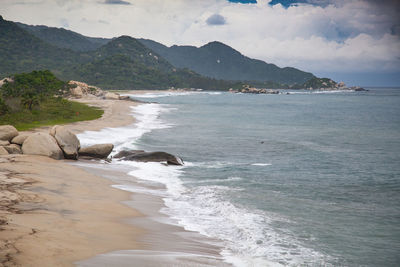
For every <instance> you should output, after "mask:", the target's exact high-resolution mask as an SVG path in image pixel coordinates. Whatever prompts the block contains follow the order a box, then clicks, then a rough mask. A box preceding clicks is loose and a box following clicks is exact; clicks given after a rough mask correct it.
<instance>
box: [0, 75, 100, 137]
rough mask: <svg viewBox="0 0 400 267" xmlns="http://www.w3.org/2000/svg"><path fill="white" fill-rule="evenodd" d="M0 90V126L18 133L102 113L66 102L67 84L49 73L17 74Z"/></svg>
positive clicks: (94, 116)
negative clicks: (14, 128)
mask: <svg viewBox="0 0 400 267" xmlns="http://www.w3.org/2000/svg"><path fill="white" fill-rule="evenodd" d="M12 78H13V80H14V81H13V82H6V83H5V84H4V85H3V86H2V87H1V88H0V125H4V124H11V125H14V126H15V127H16V128H17V129H18V130H28V129H31V128H35V127H39V126H45V125H53V124H63V123H70V122H75V121H83V120H93V119H97V118H100V117H101V116H102V114H103V110H101V109H98V108H94V107H89V106H87V105H85V104H81V103H77V102H73V101H68V100H66V99H64V98H62V95H63V94H64V93H65V92H66V91H67V90H68V85H67V84H66V83H65V82H63V81H61V80H59V79H57V78H56V77H55V76H54V75H53V74H52V73H51V72H50V71H33V72H31V73H22V74H16V75H14V76H13V77H12Z"/></svg>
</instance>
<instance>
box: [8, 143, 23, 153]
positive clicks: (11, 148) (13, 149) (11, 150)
mask: <svg viewBox="0 0 400 267" xmlns="http://www.w3.org/2000/svg"><path fill="white" fill-rule="evenodd" d="M4 148H5V149H6V150H7V152H8V153H9V154H22V150H21V147H20V146H19V145H16V144H11V145H9V146H5V147H4Z"/></svg>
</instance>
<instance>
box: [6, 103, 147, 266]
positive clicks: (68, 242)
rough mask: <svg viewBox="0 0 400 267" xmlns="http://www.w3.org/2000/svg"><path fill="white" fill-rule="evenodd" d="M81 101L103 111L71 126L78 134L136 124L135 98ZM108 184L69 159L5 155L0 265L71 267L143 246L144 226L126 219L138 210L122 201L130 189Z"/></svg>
mask: <svg viewBox="0 0 400 267" xmlns="http://www.w3.org/2000/svg"><path fill="white" fill-rule="evenodd" d="M80 101H81V102H86V103H90V104H91V105H96V106H99V107H101V108H103V109H104V110H105V112H104V115H103V117H102V118H100V119H98V120H94V121H86V122H77V123H73V124H69V125H68V128H69V129H70V130H72V131H73V132H75V133H79V132H82V131H85V130H99V129H102V128H104V127H118V126H124V125H128V124H132V123H133V122H134V119H133V117H132V116H131V115H130V114H131V108H130V107H131V106H133V105H135V103H134V102H130V101H115V100H97V99H81V100H80ZM48 129H49V127H42V128H39V129H36V131H48ZM110 185H111V182H110V181H109V180H106V179H104V178H101V177H100V176H96V175H93V174H90V173H88V172H86V171H84V170H83V169H81V168H79V167H76V166H72V165H71V164H69V161H68V160H63V161H56V160H52V159H49V158H47V157H41V156H28V155H8V156H1V157H0V186H1V187H0V189H1V191H0V266H73V265H74V262H75V261H77V260H81V259H86V258H89V257H92V256H95V255H97V254H100V253H105V252H108V251H113V250H120V249H136V248H139V246H138V244H137V242H136V241H135V238H137V236H138V235H139V233H141V232H143V230H140V229H139V228H138V227H134V226H133V225H131V224H128V223H127V222H124V219H126V218H132V217H134V216H139V215H140V213H138V212H137V211H135V210H134V209H132V208H130V207H127V206H126V205H124V204H122V203H121V201H122V200H127V199H130V195H131V193H128V192H125V191H121V190H118V189H114V188H112V187H111V186H110ZM127 233H129V234H127Z"/></svg>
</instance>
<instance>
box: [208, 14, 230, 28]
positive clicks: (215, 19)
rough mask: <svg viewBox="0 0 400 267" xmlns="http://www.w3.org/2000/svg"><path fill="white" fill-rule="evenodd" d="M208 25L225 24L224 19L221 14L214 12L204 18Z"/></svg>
mask: <svg viewBox="0 0 400 267" xmlns="http://www.w3.org/2000/svg"><path fill="white" fill-rule="evenodd" d="M206 22H207V24H208V25H224V24H226V20H225V18H224V17H223V16H221V15H219V14H214V15H211V16H210V17H208V19H207V20H206Z"/></svg>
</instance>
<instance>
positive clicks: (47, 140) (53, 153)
mask: <svg viewBox="0 0 400 267" xmlns="http://www.w3.org/2000/svg"><path fill="white" fill-rule="evenodd" d="M22 153H23V154H30V155H41V156H47V157H50V158H53V159H62V158H64V155H63V152H62V150H61V148H60V147H59V146H58V144H57V141H56V139H54V137H53V136H51V135H50V134H47V133H34V134H31V135H30V136H29V137H28V138H26V140H25V141H24V143H23V144H22Z"/></svg>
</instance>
